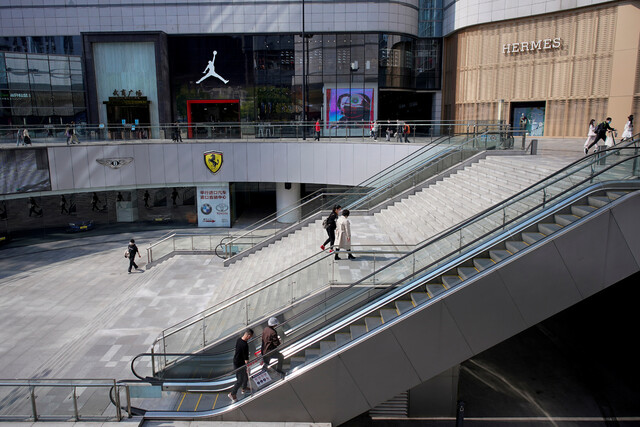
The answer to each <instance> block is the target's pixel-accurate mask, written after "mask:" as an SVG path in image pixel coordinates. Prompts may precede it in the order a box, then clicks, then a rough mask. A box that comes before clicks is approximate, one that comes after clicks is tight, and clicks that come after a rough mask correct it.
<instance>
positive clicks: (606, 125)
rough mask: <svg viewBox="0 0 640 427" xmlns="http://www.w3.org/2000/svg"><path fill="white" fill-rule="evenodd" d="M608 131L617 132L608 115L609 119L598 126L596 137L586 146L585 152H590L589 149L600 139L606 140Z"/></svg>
mask: <svg viewBox="0 0 640 427" xmlns="http://www.w3.org/2000/svg"><path fill="white" fill-rule="evenodd" d="M607 131H612V132H615V131H616V130H615V129H614V128H612V127H611V117H607V119H606V120H605V121H604V122H602V123H600V124H599V125H598V126H596V138H595V139H594V140H593V142H592V143H591V144H589V146H588V147H585V149H584V154H589V150H590V149H591V147H593V146H594V145H596V144H598V141H600V140H602V141H606V140H607Z"/></svg>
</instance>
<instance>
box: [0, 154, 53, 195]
mask: <svg viewBox="0 0 640 427" xmlns="http://www.w3.org/2000/svg"><path fill="white" fill-rule="evenodd" d="M46 190H51V179H50V178H49V159H48V156H47V149H46V148H34V149H24V148H21V149H13V150H0V194H12V193H28V192H30V191H46Z"/></svg>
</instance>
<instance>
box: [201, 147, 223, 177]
mask: <svg viewBox="0 0 640 427" xmlns="http://www.w3.org/2000/svg"><path fill="white" fill-rule="evenodd" d="M202 154H203V156H204V165H205V166H206V167H207V169H209V171H210V172H211V173H213V174H215V173H217V172H218V171H219V170H220V168H221V167H222V160H223V158H222V152H220V151H213V150H212V151H205V152H204V153H202Z"/></svg>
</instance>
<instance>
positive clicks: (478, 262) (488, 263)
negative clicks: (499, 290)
mask: <svg viewBox="0 0 640 427" xmlns="http://www.w3.org/2000/svg"><path fill="white" fill-rule="evenodd" d="M473 265H475V267H476V268H477V269H478V271H482V270H486V269H487V268H489V267H493V266H494V265H496V262H495V261H494V260H493V259H491V258H474V259H473Z"/></svg>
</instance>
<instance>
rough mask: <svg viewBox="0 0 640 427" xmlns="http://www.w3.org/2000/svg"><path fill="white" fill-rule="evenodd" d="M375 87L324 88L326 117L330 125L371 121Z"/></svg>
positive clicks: (372, 118)
mask: <svg viewBox="0 0 640 427" xmlns="http://www.w3.org/2000/svg"><path fill="white" fill-rule="evenodd" d="M374 95H375V89H353V88H352V89H348V88H346V89H329V88H327V89H326V101H327V109H326V111H327V117H326V121H327V123H328V124H329V123H330V126H336V125H339V124H340V123H344V122H369V121H373V120H374V117H373V106H374V99H373V97H374Z"/></svg>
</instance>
